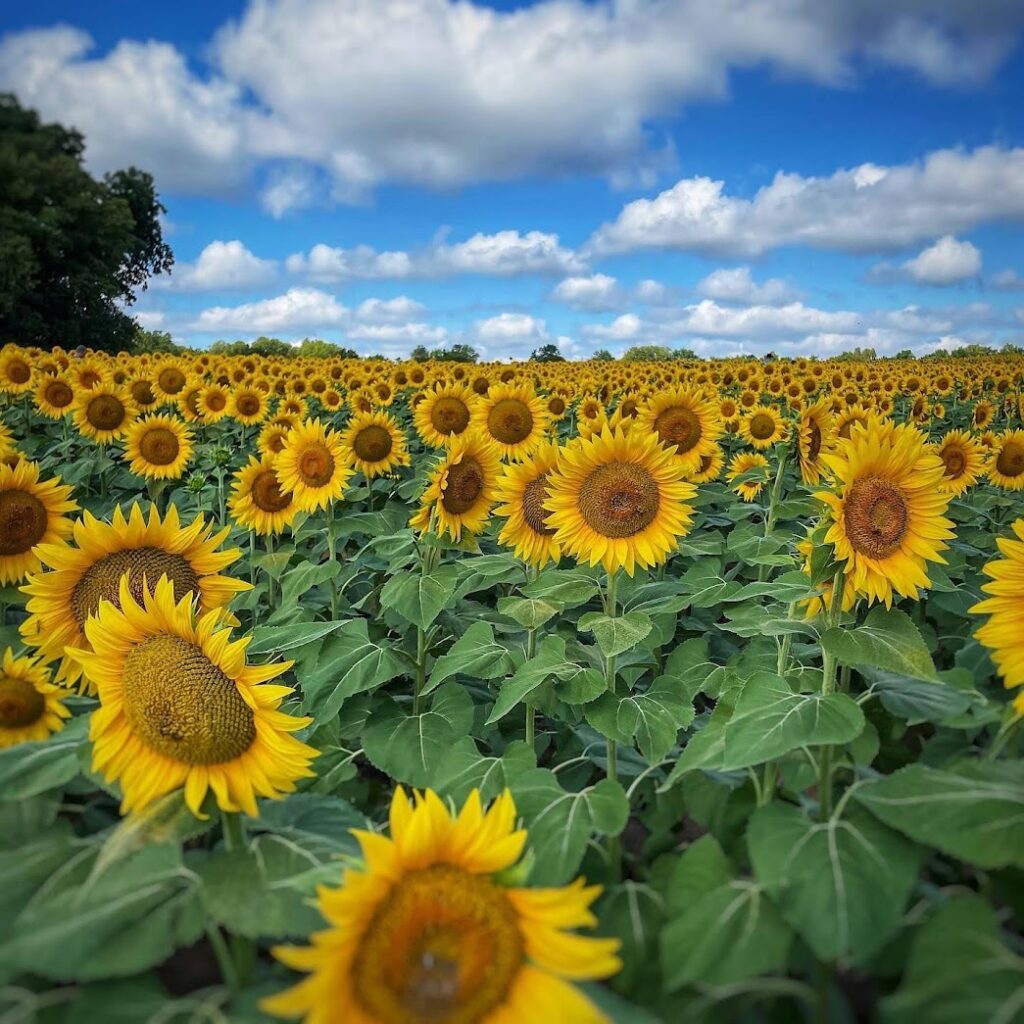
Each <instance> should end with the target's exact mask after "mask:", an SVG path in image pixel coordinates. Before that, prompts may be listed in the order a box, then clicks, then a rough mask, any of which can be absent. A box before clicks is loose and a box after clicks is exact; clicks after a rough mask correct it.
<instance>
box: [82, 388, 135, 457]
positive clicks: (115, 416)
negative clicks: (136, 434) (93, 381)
mask: <svg viewBox="0 0 1024 1024" xmlns="http://www.w3.org/2000/svg"><path fill="white" fill-rule="evenodd" d="M138 414H139V410H138V406H137V405H136V404H135V402H134V401H133V400H132V398H131V397H130V395H129V394H128V392H127V391H125V390H124V389H123V388H120V387H118V386H116V385H114V384H106V383H103V382H100V383H99V384H97V385H96V386H95V387H94V388H90V389H89V390H87V391H82V392H80V393H79V395H78V398H77V399H76V400H75V405H74V413H73V415H74V420H75V425H76V426H77V427H78V430H79V432H80V433H81V434H82V435H83V436H84V437H91V438H92V439H93V440H94V441H95V442H96V443H97V444H109V443H110V442H111V441H116V440H119V439H120V438H122V437H124V435H125V434H126V433H127V432H128V428H129V427H130V426H131V424H132V422H133V421H134V419H135V417H136V416H138Z"/></svg>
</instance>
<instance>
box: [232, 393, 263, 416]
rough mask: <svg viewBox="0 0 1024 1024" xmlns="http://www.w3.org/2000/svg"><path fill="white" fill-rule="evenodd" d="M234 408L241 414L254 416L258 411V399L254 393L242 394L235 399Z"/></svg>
mask: <svg viewBox="0 0 1024 1024" xmlns="http://www.w3.org/2000/svg"><path fill="white" fill-rule="evenodd" d="M235 408H236V409H238V411H239V412H240V413H241V414H242V415H243V416H255V415H256V413H258V412H259V411H260V400H259V399H258V398H257V397H256V396H255V395H242V396H241V397H239V398H237V399H235Z"/></svg>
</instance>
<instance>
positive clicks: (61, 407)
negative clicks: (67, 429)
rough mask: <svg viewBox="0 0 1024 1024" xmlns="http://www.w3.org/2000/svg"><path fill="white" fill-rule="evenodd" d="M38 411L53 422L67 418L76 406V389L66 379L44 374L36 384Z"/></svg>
mask: <svg viewBox="0 0 1024 1024" xmlns="http://www.w3.org/2000/svg"><path fill="white" fill-rule="evenodd" d="M34 398H35V406H36V411H37V412H38V413H40V414H41V415H43V416H47V417H49V418H50V419H51V420H59V419H62V418H63V417H64V416H66V415H67V414H68V413H69V412H70V411H71V408H72V406H73V405H74V404H75V389H74V387H73V386H72V384H71V381H70V380H68V379H67V378H66V377H61V376H56V377H51V376H50V375H49V374H42V375H41V376H40V377H39V380H38V381H37V382H36V390H35V395H34Z"/></svg>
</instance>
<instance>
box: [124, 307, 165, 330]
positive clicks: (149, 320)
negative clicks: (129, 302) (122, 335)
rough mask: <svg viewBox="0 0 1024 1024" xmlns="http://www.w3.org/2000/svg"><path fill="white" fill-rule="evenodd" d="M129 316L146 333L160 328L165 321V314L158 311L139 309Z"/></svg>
mask: <svg viewBox="0 0 1024 1024" xmlns="http://www.w3.org/2000/svg"><path fill="white" fill-rule="evenodd" d="M131 316H132V317H134V318H135V319H136V320H138V322H139V326H140V327H142V328H143V330H146V331H155V330H157V329H158V328H160V327H162V326H163V324H164V320H165V314H164V313H163V312H162V311H161V310H159V309H144V310H143V309H139V310H133V311H132V312H131Z"/></svg>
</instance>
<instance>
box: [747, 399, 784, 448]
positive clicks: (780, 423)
mask: <svg viewBox="0 0 1024 1024" xmlns="http://www.w3.org/2000/svg"><path fill="white" fill-rule="evenodd" d="M740 433H741V434H742V435H743V438H744V439H745V440H746V441H747V443H748V444H752V445H753V446H754V447H755V448H757V449H758V450H760V451H763V450H764V449H766V448H771V446H772V445H773V444H777V443H778V442H779V441H784V440H785V439H786V435H787V433H788V431H787V428H786V424H785V421H784V420H783V419H782V417H781V416H779V414H778V413H777V412H776V411H775V410H774V409H773V408H772V407H771V406H769V405H755V406H754V408H753V409H751V410H750V412H748V413H747V415H746V416H744V417H743V418H742V419H741V420H740Z"/></svg>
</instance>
